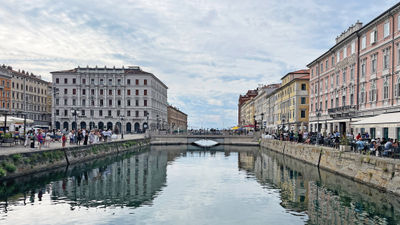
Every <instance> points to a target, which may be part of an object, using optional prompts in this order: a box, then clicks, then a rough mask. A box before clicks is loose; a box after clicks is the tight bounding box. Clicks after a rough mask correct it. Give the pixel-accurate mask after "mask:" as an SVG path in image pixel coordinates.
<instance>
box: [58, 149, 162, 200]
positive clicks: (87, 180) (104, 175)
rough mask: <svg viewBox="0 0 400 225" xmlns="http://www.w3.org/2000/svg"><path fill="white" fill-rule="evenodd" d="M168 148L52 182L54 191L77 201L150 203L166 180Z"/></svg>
mask: <svg viewBox="0 0 400 225" xmlns="http://www.w3.org/2000/svg"><path fill="white" fill-rule="evenodd" d="M167 158H168V156H167V152H165V151H150V152H146V153H142V154H138V155H134V156H132V157H131V158H128V159H125V160H122V161H118V162H115V163H113V164H111V165H108V166H106V167H100V168H97V169H93V170H91V171H89V172H85V173H83V174H81V176H74V177H71V178H69V179H68V180H64V181H57V182H55V183H54V184H53V185H52V195H53V197H56V198H64V196H65V197H66V198H67V199H69V200H72V201H75V202H76V204H78V205H84V206H88V207H93V206H109V205H116V206H118V205H119V206H125V205H126V206H132V207H137V206H139V205H141V204H143V203H149V201H151V200H152V199H153V198H154V196H155V194H156V192H157V191H159V190H160V189H161V187H162V186H163V184H164V183H165V181H166V166H167Z"/></svg>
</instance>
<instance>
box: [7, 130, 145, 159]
mask: <svg viewBox="0 0 400 225" xmlns="http://www.w3.org/2000/svg"><path fill="white" fill-rule="evenodd" d="M144 137H145V135H144V134H125V135H124V140H135V139H142V138H144ZM116 140H117V141H120V140H121V136H120V135H119V136H118V139H116ZM81 145H83V141H82V142H81ZM65 146H66V147H70V146H77V145H75V144H73V145H70V144H69V141H67V143H66V145H65ZM61 147H62V146H61V142H52V143H50V146H49V147H44V146H42V149H41V150H51V149H57V148H61ZM38 150H39V148H38V144H37V142H35V148H30V147H29V146H27V147H26V148H25V147H24V144H23V143H22V144H17V145H12V146H8V144H3V145H1V146H0V155H10V154H16V153H26V152H34V151H38Z"/></svg>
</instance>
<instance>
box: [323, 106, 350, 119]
mask: <svg viewBox="0 0 400 225" xmlns="http://www.w3.org/2000/svg"><path fill="white" fill-rule="evenodd" d="M355 112H356V106H351V105H346V106H341V107H337V108H332V109H328V114H329V116H330V117H332V118H346V117H349V116H352V115H354V113H355Z"/></svg>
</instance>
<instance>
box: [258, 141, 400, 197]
mask: <svg viewBox="0 0 400 225" xmlns="http://www.w3.org/2000/svg"><path fill="white" fill-rule="evenodd" d="M261 146H262V147H265V148H268V149H270V150H273V151H276V152H279V153H281V154H283V155H287V156H290V157H293V158H296V159H299V160H302V161H304V162H307V163H310V164H312V165H315V166H318V167H319V168H322V169H326V170H329V171H331V172H334V173H337V174H340V175H343V176H346V177H348V178H350V179H353V180H355V181H358V182H361V183H365V184H367V185H370V186H373V187H376V188H378V189H381V190H385V191H388V192H392V193H394V194H396V195H399V196H400V159H391V158H380V157H376V156H372V155H362V154H358V153H353V152H341V151H339V150H336V149H334V148H328V147H321V146H315V145H305V144H298V143H293V142H283V141H278V140H270V139H263V140H262V141H261Z"/></svg>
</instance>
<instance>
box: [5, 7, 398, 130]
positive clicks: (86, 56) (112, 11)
mask: <svg viewBox="0 0 400 225" xmlns="http://www.w3.org/2000/svg"><path fill="white" fill-rule="evenodd" d="M396 2H397V1H394V0H385V1H375V0H363V1H358V0H346V1H323V0H320V1H312V0H303V1H298V0H287V1H282V0H275V1H272V0H251V1H246V0H190V1H182V0H103V1H101V0H97V1H94V0H93V1H91V0H88V1H85V0H70V1H51V0H31V1H28V0H25V1H17V0H14V1H13V0H2V1H1V4H0V21H1V22H0V64H7V65H11V66H13V68H14V69H24V70H27V71H29V72H33V73H34V74H40V75H42V77H43V78H44V79H46V80H51V76H50V73H49V72H51V71H55V70H64V69H71V68H75V67H77V66H78V65H80V66H86V65H89V66H95V65H98V66H104V65H107V66H110V67H111V66H114V65H115V66H117V67H121V66H122V65H124V66H129V65H139V66H141V67H142V69H144V70H146V71H148V72H152V73H154V74H155V75H156V76H158V77H159V78H160V79H161V80H162V81H164V83H165V84H167V86H168V87H169V90H168V101H169V103H170V104H172V105H174V106H177V107H178V108H180V109H181V110H182V111H184V112H186V113H187V114H188V115H189V126H193V127H197V128H199V127H201V126H203V127H228V126H233V125H236V123H237V99H238V96H239V94H241V93H245V92H246V90H248V89H254V88H256V87H257V86H258V84H268V83H273V82H279V81H280V78H281V77H282V76H283V75H284V74H286V73H287V72H290V71H292V70H297V69H302V68H305V67H306V64H308V63H309V62H311V61H312V60H313V59H315V58H316V57H318V56H319V55H320V54H322V53H323V52H324V51H326V50H327V49H328V48H330V47H331V46H332V45H333V44H334V41H335V37H336V36H337V35H338V34H340V33H341V32H342V31H344V30H345V29H347V28H348V26H350V25H351V24H354V23H355V22H356V21H357V20H360V21H361V22H363V23H364V24H365V23H367V22H369V21H370V20H371V19H373V18H375V17H376V16H378V15H379V14H380V13H382V12H383V11H385V10H387V9H388V8H390V7H391V6H393V5H394V4H396Z"/></svg>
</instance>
